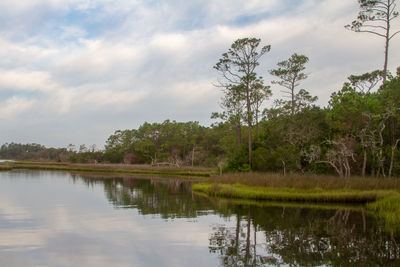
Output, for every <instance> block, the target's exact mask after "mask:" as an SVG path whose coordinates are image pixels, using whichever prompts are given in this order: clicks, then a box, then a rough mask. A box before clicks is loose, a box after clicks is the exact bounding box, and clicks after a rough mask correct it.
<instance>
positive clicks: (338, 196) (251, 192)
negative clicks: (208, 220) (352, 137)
mask: <svg viewBox="0 0 400 267" xmlns="http://www.w3.org/2000/svg"><path fill="white" fill-rule="evenodd" d="M192 189H193V190H194V191H197V192H203V193H206V194H208V195H209V196H213V197H226V198H238V199H251V200H270V201H294V202H316V203H319V202H321V203H330V202H332V203H366V202H372V201H376V200H377V199H381V198H384V197H386V196H390V195H393V194H398V193H396V192H395V191H390V190H366V191H361V190H353V189H340V190H324V189H321V188H313V189H298V188H272V187H260V186H248V185H242V184H215V183H214V184H210V183H198V184H194V185H192Z"/></svg>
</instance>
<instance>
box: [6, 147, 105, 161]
mask: <svg viewBox="0 0 400 267" xmlns="http://www.w3.org/2000/svg"><path fill="white" fill-rule="evenodd" d="M103 155H104V152H103V151H95V150H92V151H89V150H88V149H87V148H86V146H85V145H81V146H80V150H79V151H75V150H74V149H73V146H70V147H68V148H53V147H50V148H48V147H45V146H43V145H40V144H35V143H32V144H17V143H10V144H8V143H5V144H3V145H2V146H1V147H0V159H12V160H35V161H58V162H74V163H75V162H81V163H93V162H96V161H102V160H103Z"/></svg>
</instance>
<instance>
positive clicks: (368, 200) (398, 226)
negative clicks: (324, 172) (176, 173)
mask: <svg viewBox="0 0 400 267" xmlns="http://www.w3.org/2000/svg"><path fill="white" fill-rule="evenodd" d="M324 179H325V178H320V180H321V181H319V183H314V185H319V184H321V183H322V182H323V181H324ZM337 179H338V178H337ZM338 180H339V181H338V184H339V185H338V184H336V185H334V186H331V185H328V186H325V189H322V188H320V187H312V186H311V185H310V184H308V182H304V181H296V182H293V181H290V180H286V181H283V182H281V183H277V184H275V186H276V187H271V186H270V187H263V186H251V185H243V184H239V183H228V184H221V183H216V182H215V179H214V183H210V182H208V183H197V184H193V185H192V189H193V191H194V192H196V193H200V194H202V195H207V196H211V197H221V198H229V199H234V200H235V199H236V200H238V201H253V202H254V201H256V202H259V201H260V200H263V201H271V202H272V203H275V204H272V205H276V202H282V203H286V204H284V205H288V204H287V203H288V202H289V203H290V202H294V203H296V205H297V204H298V205H300V206H302V205H304V203H306V204H307V205H308V204H311V205H314V204H317V205H320V204H324V203H330V204H332V203H343V204H356V203H360V204H364V203H365V204H366V208H367V211H369V213H370V214H371V215H373V216H377V217H378V218H381V219H383V220H384V222H385V227H386V230H387V231H390V232H400V190H398V187H397V186H396V185H397V184H396V183H395V184H393V181H391V180H386V182H387V183H385V180H384V179H369V180H367V182H366V183H367V185H363V186H359V181H358V180H356V181H357V182H356V183H355V182H354V181H348V182H347V183H345V184H340V179H338ZM348 180H349V179H348ZM350 180H351V179H350ZM374 180H380V181H374ZM275 182H276V181H275ZM296 183H300V184H302V185H303V188H296V187H295V184H296ZM391 183H392V186H393V187H391V188H390V189H388V186H389V185H390V184H391ZM282 185H290V186H291V187H282ZM304 185H307V186H304ZM349 185H351V186H349ZM360 187H361V188H364V189H363V190H360V189H354V188H360ZM327 188H335V189H327ZM365 188H366V189H365ZM371 188H372V189H371ZM289 205H290V204H289Z"/></svg>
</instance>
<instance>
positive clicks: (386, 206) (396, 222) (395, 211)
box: [367, 194, 400, 232]
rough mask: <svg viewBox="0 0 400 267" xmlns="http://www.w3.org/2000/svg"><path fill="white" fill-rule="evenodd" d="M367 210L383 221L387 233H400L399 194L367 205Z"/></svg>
mask: <svg viewBox="0 0 400 267" xmlns="http://www.w3.org/2000/svg"><path fill="white" fill-rule="evenodd" d="M367 209H368V210H369V211H372V212H373V213H375V214H376V215H377V216H378V217H380V218H382V219H383V220H384V221H385V226H386V229H387V230H388V231H392V232H400V194H396V195H392V196H387V197H385V198H382V199H379V200H378V201H376V202H374V203H369V204H367Z"/></svg>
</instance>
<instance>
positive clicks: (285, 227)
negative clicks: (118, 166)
mask: <svg viewBox="0 0 400 267" xmlns="http://www.w3.org/2000/svg"><path fill="white" fill-rule="evenodd" d="M399 245H400V236H399V235H396V234H392V233H387V232H385V228H384V223H383V222H381V221H378V220H376V219H375V218H374V217H372V216H371V215H369V214H367V213H366V212H365V211H364V209H363V207H362V206H317V205H315V206H313V205H303V206H301V205H296V204H282V203H268V202H245V201H242V202H240V201H239V202H238V201H236V202H235V201H227V200H218V199H210V198H207V197H203V196H199V195H196V194H194V193H192V192H191V190H190V183H189V182H188V181H183V180H179V179H173V178H157V177H145V178H143V177H142V178H140V177H137V178H136V177H111V176H108V177H103V176H101V175H94V174H91V175H90V176H87V175H78V174H70V173H66V172H46V171H25V170H13V171H7V172H0V266H339V265H341V266H343V265H354V264H356V265H357V264H358V265H373V266H375V265H393V266H400V247H399Z"/></svg>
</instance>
